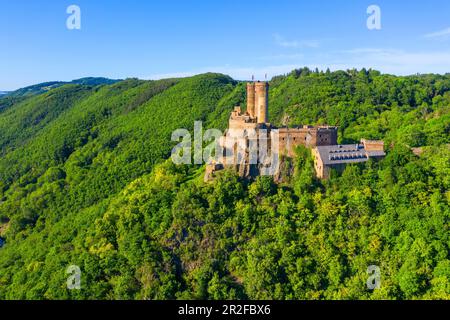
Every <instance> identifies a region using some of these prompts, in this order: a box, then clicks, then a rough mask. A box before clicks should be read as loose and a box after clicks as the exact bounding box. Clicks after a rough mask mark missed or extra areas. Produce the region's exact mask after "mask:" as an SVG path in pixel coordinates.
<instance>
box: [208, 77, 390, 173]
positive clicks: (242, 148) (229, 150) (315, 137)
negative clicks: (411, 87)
mask: <svg viewBox="0 0 450 320" xmlns="http://www.w3.org/2000/svg"><path fill="white" fill-rule="evenodd" d="M268 110H269V84H268V82H260V81H258V82H250V83H247V110H246V111H245V112H243V111H242V110H241V107H240V106H238V107H235V108H234V110H233V111H232V112H231V116H230V119H229V124H228V129H227V131H226V132H225V135H224V136H222V137H221V139H220V140H219V147H220V148H219V149H220V150H221V153H220V154H219V155H217V156H216V160H215V161H213V162H212V163H209V164H207V166H206V173H205V181H207V180H210V179H211V178H212V177H213V176H214V173H215V172H217V171H219V170H222V169H224V168H225V167H233V168H235V170H236V171H237V172H238V173H239V175H240V176H241V177H249V176H257V175H276V174H278V161H279V158H280V156H283V155H285V156H288V157H294V155H295V152H294V150H295V147H296V146H299V145H303V146H305V147H307V148H311V149H313V155H314V158H315V169H316V174H317V176H318V177H319V178H328V176H329V172H330V170H331V168H335V169H340V168H342V167H343V166H344V165H345V164H347V163H357V162H364V161H367V160H368V159H369V158H370V157H383V156H384V155H385V154H384V151H383V149H384V144H383V142H382V141H367V140H362V141H361V144H359V145H347V146H339V145H337V127H334V126H309V125H303V126H296V127H293V128H288V127H281V128H278V127H275V126H273V125H272V124H270V123H269V122H268Z"/></svg>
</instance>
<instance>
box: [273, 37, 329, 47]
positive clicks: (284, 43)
mask: <svg viewBox="0 0 450 320" xmlns="http://www.w3.org/2000/svg"><path fill="white" fill-rule="evenodd" d="M273 37H274V40H275V43H276V44H277V45H278V46H280V47H283V48H318V47H319V46H320V43H319V41H317V40H303V41H298V40H286V39H285V38H284V37H282V36H281V35H279V34H278V33H275V34H274V35H273Z"/></svg>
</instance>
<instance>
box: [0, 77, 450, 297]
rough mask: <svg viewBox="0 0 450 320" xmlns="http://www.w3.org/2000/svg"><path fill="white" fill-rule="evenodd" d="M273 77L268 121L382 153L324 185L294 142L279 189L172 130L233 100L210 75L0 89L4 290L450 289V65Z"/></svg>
mask: <svg viewBox="0 0 450 320" xmlns="http://www.w3.org/2000/svg"><path fill="white" fill-rule="evenodd" d="M270 90H271V91H270V102H269V118H270V122H272V123H274V124H277V125H281V124H284V123H286V124H288V125H296V124H330V125H338V126H339V135H340V137H339V141H340V142H349V143H350V142H357V141H359V139H360V138H369V139H372V138H374V139H384V140H385V141H386V146H387V150H386V151H387V154H388V155H387V157H386V158H385V159H384V160H382V161H380V162H372V161H370V162H368V163H366V164H364V165H359V166H348V167H347V168H346V170H345V171H344V172H343V173H342V174H339V175H338V174H335V175H333V177H332V178H331V179H330V180H328V181H319V180H317V179H315V177H314V169H313V165H312V158H311V154H310V152H309V150H306V149H302V148H300V149H299V150H297V154H298V155H297V157H296V158H295V159H293V163H294V167H295V170H294V173H293V174H292V175H290V176H288V177H286V179H285V180H286V181H285V182H284V183H283V184H279V185H276V184H274V183H273V181H272V179H271V178H267V177H265V178H258V179H256V181H244V180H240V179H239V178H238V177H237V176H236V175H235V174H234V173H233V172H230V171H225V172H223V173H222V174H221V175H220V176H219V177H218V178H217V180H215V181H214V182H212V183H204V182H203V172H204V168H203V167H202V166H175V165H173V164H172V163H171V161H170V160H167V159H169V156H170V151H171V149H172V148H173V146H174V145H175V144H176V143H175V142H171V141H170V140H171V139H170V138H171V134H172V132H173V131H174V130H175V129H178V128H187V129H190V130H191V129H192V128H193V125H194V121H196V120H200V121H203V126H204V128H205V129H206V128H219V129H225V128H226V126H227V120H228V117H229V113H230V111H231V110H232V107H233V106H234V105H236V104H239V103H241V104H242V105H245V83H243V82H238V81H235V80H233V79H231V78H230V77H228V76H224V75H220V74H204V75H198V76H195V77H191V78H183V79H167V80H159V81H143V80H137V79H127V80H123V81H120V82H116V83H112V84H104V83H95V82H94V83H78V84H77V83H72V84H64V85H62V86H59V87H57V88H54V89H50V90H48V91H46V92H37V93H35V94H33V95H30V96H27V95H25V96H24V95H21V96H6V97H0V147H1V149H0V237H1V238H3V239H5V243H4V246H3V247H2V248H0V299H178V298H184V299H229V298H238V299H415V298H426V299H436V298H440V299H449V298H450V280H449V277H450V260H449V255H448V254H449V246H450V239H449V217H450V206H449V204H450V191H449V187H450V148H449V144H450V75H449V74H447V75H443V76H442V75H416V76H409V77H397V76H391V75H383V74H380V73H379V72H377V71H372V70H370V71H368V70H361V71H356V70H349V71H337V72H313V71H311V70H308V69H299V70H295V71H293V72H292V73H291V74H289V75H284V76H279V77H276V78H274V79H273V80H272V81H271V89H270ZM413 148H414V149H413ZM413 151H414V152H413ZM70 265H78V266H79V267H80V269H81V271H82V278H81V279H82V287H81V290H68V289H67V287H66V280H67V277H68V275H67V274H66V269H67V267H68V266H70ZM369 265H377V266H379V267H380V271H381V281H382V282H381V288H380V289H378V290H374V291H371V290H368V289H367V286H366V280H367V278H368V276H369V275H368V274H367V272H366V271H367V267H368V266H369Z"/></svg>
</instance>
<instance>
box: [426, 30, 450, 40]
mask: <svg viewBox="0 0 450 320" xmlns="http://www.w3.org/2000/svg"><path fill="white" fill-rule="evenodd" d="M424 37H425V38H428V39H442V38H448V37H450V28H447V29H444V30H440V31H436V32H432V33H428V34H426V35H424Z"/></svg>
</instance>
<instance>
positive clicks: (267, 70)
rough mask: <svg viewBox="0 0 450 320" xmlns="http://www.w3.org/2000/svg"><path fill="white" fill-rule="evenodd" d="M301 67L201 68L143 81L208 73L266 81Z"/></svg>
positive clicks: (156, 76)
mask: <svg viewBox="0 0 450 320" xmlns="http://www.w3.org/2000/svg"><path fill="white" fill-rule="evenodd" d="M299 67H300V66H299V65H295V64H283V65H272V66H265V67H232V66H217V67H205V68H199V69H196V70H192V71H187V72H174V73H165V74H154V75H150V76H146V77H143V79H148V80H157V79H166V78H179V77H190V76H193V75H196V74H201V73H207V72H217V73H223V74H226V75H229V76H231V77H232V78H233V79H237V80H249V79H251V78H252V76H255V79H256V80H264V79H265V77H266V74H267V78H268V79H270V78H272V77H273V76H277V75H280V74H285V73H288V72H290V71H292V70H294V69H295V68H299Z"/></svg>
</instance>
